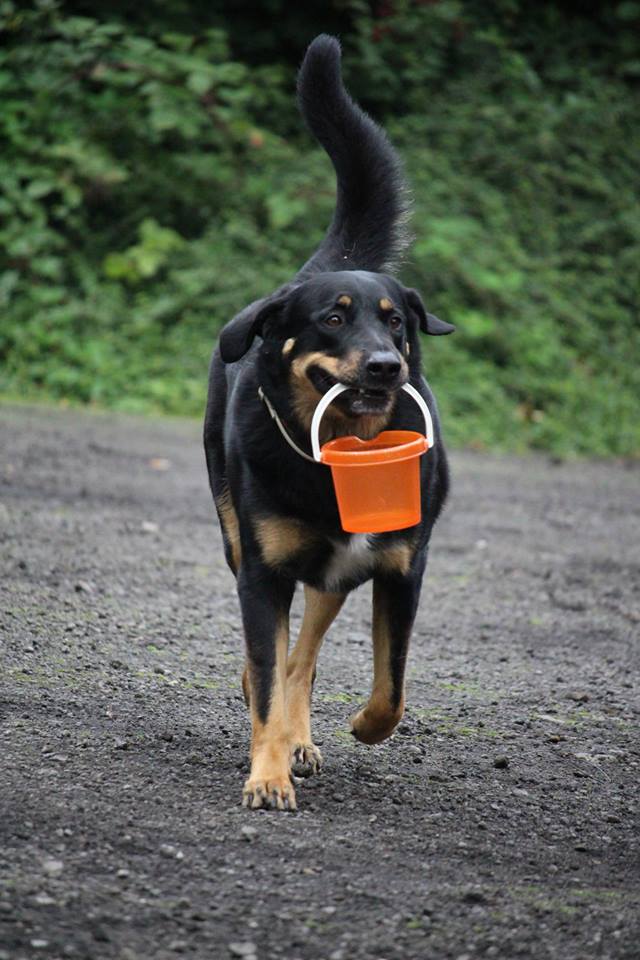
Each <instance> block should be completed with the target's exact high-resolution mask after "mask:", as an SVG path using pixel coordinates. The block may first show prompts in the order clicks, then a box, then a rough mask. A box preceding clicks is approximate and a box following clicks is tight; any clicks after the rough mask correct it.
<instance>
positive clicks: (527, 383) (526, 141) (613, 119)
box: [0, 0, 640, 455]
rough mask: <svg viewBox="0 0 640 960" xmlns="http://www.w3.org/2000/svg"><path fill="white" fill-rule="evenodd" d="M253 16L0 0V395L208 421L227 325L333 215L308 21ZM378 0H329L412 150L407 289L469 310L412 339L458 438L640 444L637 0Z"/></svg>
mask: <svg viewBox="0 0 640 960" xmlns="http://www.w3.org/2000/svg"><path fill="white" fill-rule="evenodd" d="M268 6H269V10H268V11H267V10H266V9H265V11H263V12H260V11H257V10H256V8H255V5H253V6H251V5H246V4H244V3H235V4H233V3H231V2H230V0H229V2H228V3H226V2H221V4H220V5H217V10H216V12H215V13H211V12H210V9H209V5H208V4H205V3H202V4H200V3H193V4H181V3H178V2H174V3H171V4H166V5H160V4H157V3H154V4H153V5H152V7H153V9H152V15H151V13H150V14H149V15H148V17H147V21H148V22H147V21H145V18H144V17H142V16H141V14H140V12H138V13H137V14H136V13H134V12H124V13H123V12H122V11H120V12H119V13H114V12H113V9H112V8H111V7H109V8H107V6H106V5H103V4H101V3H94V4H90V5H89V4H83V3H81V2H77V3H71V2H69V3H56V2H53V0H41V2H39V3H36V4H34V5H32V6H27V5H25V4H20V5H19V6H18V5H15V4H12V3H7V2H4V3H2V4H0V31H1V36H2V40H3V43H2V46H1V47H0V96H1V97H2V109H1V111H0V135H1V136H2V139H3V142H4V146H5V149H4V150H3V152H2V156H1V158H0V184H1V189H2V193H1V195H0V250H1V251H2V253H1V254H0V308H1V310H2V314H1V316H2V320H1V321H0V362H1V364H2V366H1V367H0V389H2V390H4V391H5V392H12V393H13V394H15V393H21V394H23V395H24V396H29V397H32V396H37V395H41V396H43V397H48V398H60V399H62V398H64V399H66V400H69V401H78V402H84V403H97V404H103V405H108V406H112V407H116V408H119V409H128V410H138V411H145V410H163V411H167V412H174V413H194V414H199V413H200V411H201V409H202V406H203V402H204V395H205V390H206V371H207V364H208V358H209V354H210V350H211V346H212V343H213V340H214V338H215V335H216V333H217V331H218V330H219V328H220V326H221V325H222V324H223V323H224V322H225V321H226V320H227V319H229V318H230V317H231V316H232V315H233V314H234V313H235V312H236V311H237V310H238V309H240V308H241V307H242V306H243V305H244V304H246V303H247V302H248V301H249V300H251V299H253V298H255V297H258V296H260V295H263V294H264V293H267V292H269V291H270V290H271V289H273V288H274V287H275V286H276V285H278V284H279V283H281V282H282V281H283V280H285V279H287V278H288V277H290V276H291V274H292V272H294V271H295V269H296V268H297V267H298V266H300V264H301V263H302V262H303V261H304V259H306V257H307V256H308V255H309V254H310V253H311V251H312V250H313V248H314V245H315V243H316V242H317V241H318V240H319V238H320V237H321V235H322V233H323V230H324V227H325V226H326V224H327V222H328V220H329V218H330V216H331V211H332V208H333V194H334V184H333V174H332V172H331V170H330V167H329V164H328V162H327V160H326V158H325V157H324V156H323V155H322V153H321V151H320V150H319V149H318V148H317V147H315V145H312V144H311V143H310V141H309V139H308V138H307V137H306V135H305V134H304V133H303V131H302V128H301V124H299V123H298V122H297V120H296V117H295V110H294V101H293V78H294V74H295V65H296V62H297V61H298V60H299V58H300V55H301V53H302V50H303V48H304V45H305V44H306V42H308V40H309V39H311V36H312V35H313V34H314V33H315V32H317V31H318V30H319V29H321V28H322V22H323V17H322V14H321V12H319V11H315V12H314V8H310V13H309V28H310V30H309V35H306V36H305V34H304V25H303V23H302V22H301V20H300V17H299V16H298V14H296V13H295V12H293V10H292V8H291V5H288V4H286V3H284V0H282V2H281V0H271V2H270V4H269V5H268ZM382 7H383V8H384V10H383V12H380V11H379V12H378V13H376V14H375V15H373V14H372V13H371V9H370V7H369V5H368V4H366V3H364V2H361V0H351V2H349V3H347V4H345V3H344V2H341V3H338V2H337V0H336V3H335V5H334V6H332V7H331V10H330V11H329V12H328V13H327V16H328V17H330V20H331V24H330V25H331V27H332V29H340V31H341V33H342V36H343V41H344V45H345V53H346V68H347V69H346V72H347V78H348V81H349V83H350V86H351V88H352V90H353V91H354V93H355V94H356V96H357V97H358V98H359V99H361V101H362V102H363V103H364V104H365V105H366V106H367V107H368V109H370V110H371V112H372V113H373V114H374V115H375V116H376V117H377V118H378V119H380V120H381V121H382V122H383V123H384V124H385V125H386V126H387V128H388V130H389V132H390V134H391V135H392V138H393V140H394V142H395V143H396V144H397V145H398V147H399V148H400V150H401V152H402V154H403V156H404V157H405V159H406V164H407V168H408V172H409V175H410V180H411V182H412V185H413V193H414V199H415V216H414V230H415V234H416V242H415V245H414V247H413V249H412V251H411V253H410V256H409V258H408V261H407V263H406V265H405V268H404V270H403V273H402V276H403V279H404V280H405V281H406V282H408V283H411V284H412V285H414V286H416V287H418V288H419V289H420V290H421V291H422V292H423V294H424V295H425V299H426V300H427V302H428V304H429V307H430V308H431V309H432V310H433V311H434V312H436V313H439V314H440V315H441V316H442V317H443V318H444V319H447V320H451V321H453V322H454V323H456V325H457V333H456V334H455V335H454V336H453V337H451V338H447V339H446V340H431V339H427V340H425V343H424V347H425V365H426V369H427V372H428V375H429V377H430V379H431V381H432V383H433V385H434V387H435V388H436V390H437V394H438V397H439V401H440V406H441V409H442V412H443V416H444V422H445V429H446V433H447V436H448V437H449V438H450V439H451V440H453V441H455V442H457V443H463V444H464V443H466V444H468V443H471V444H476V445H480V446H481V445H485V446H491V447H497V448H504V449H524V448H526V447H539V448H543V449H548V450H552V451H555V452H557V453H565V452H580V453H596V454H610V453H614V454H619V455H630V454H631V455H632V454H638V453H639V452H640V428H639V426H638V417H637V401H638V396H639V395H640V349H639V347H640V324H639V323H638V316H637V310H638V306H637V304H638V292H639V291H640V202H639V200H638V194H637V158H638V155H639V154H640V135H639V131H638V126H639V125H638V117H639V109H638V107H639V104H638V100H639V97H638V85H637V81H638V78H639V77H640V44H639V42H638V36H639V35H640V32H639V31H638V27H639V26H640V3H631V2H625V3H619V4H612V5H603V9H602V11H601V12H600V13H598V14H594V15H593V16H592V17H591V18H590V19H589V18H586V17H585V16H582V17H578V16H577V15H576V14H575V13H574V12H573V8H572V7H569V6H567V9H566V10H565V8H564V5H562V4H557V3H542V4H537V5H525V4H522V3H520V2H517V0H493V2H491V3H487V4H482V5H479V4H472V3H471V2H462V0H440V2H433V3H429V4H424V3H418V2H409V0H404V2H396V3H394V4H393V5H390V4H389V5H382ZM387 7H388V8H389V9H388V10H387ZM166 8H169V9H166ZM391 8H392V9H391ZM274 22H277V23H278V31H277V32H276V31H275V30H274V29H273V23H274ZM248 23H251V25H252V30H250V31H249V30H247V29H245V28H246V26H247V24H248ZM287 28H288V30H289V32H288V33H287ZM286 35H292V36H294V37H295V49H294V50H293V51H292V49H291V48H285V46H284V44H283V42H282V40H281V37H283V36H286ZM267 37H269V38H270V40H269V42H267V40H266V38H267ZM230 41H231V42H230ZM287 58H288V59H287Z"/></svg>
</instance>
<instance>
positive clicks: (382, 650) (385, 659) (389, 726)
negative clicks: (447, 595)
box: [351, 560, 424, 744]
mask: <svg viewBox="0 0 640 960" xmlns="http://www.w3.org/2000/svg"><path fill="white" fill-rule="evenodd" d="M416 566H417V569H415V568H414V569H412V570H410V571H409V573H407V574H406V575H404V576H388V575H385V576H384V577H382V576H376V577H375V578H374V581H373V688H372V690H371V696H370V697H369V701H368V703H367V704H365V706H364V707H363V708H362V710H360V711H359V712H358V713H357V714H356V715H355V716H354V717H352V719H351V732H352V733H353V735H354V736H355V737H356V738H357V739H358V740H361V741H362V743H369V744H373V743H380V742H381V741H382V740H386V739H387V737H390V736H391V734H392V733H393V731H394V730H395V728H396V727H397V726H398V724H399V723H400V720H401V719H402V714H403V713H404V673H405V666H406V660H407V653H408V649H409V639H410V637H411V628H412V627H413V621H414V618H415V615H416V610H417V607H418V600H419V598H420V585H421V581H422V573H423V570H424V560H422V561H421V562H420V561H418V563H417V565H416Z"/></svg>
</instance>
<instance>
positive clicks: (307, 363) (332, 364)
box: [291, 350, 343, 380]
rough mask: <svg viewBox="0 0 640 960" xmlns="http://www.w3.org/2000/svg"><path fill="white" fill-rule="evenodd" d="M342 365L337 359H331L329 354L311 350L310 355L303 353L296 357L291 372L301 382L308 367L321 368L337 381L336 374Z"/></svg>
mask: <svg viewBox="0 0 640 960" xmlns="http://www.w3.org/2000/svg"><path fill="white" fill-rule="evenodd" d="M342 363H343V361H341V360H339V359H338V357H331V356H329V354H327V353H322V352H321V351H320V350H312V351H311V352H310V353H303V354H302V356H300V357H296V359H295V360H294V361H293V363H292V364H291V372H292V373H293V375H294V376H295V377H297V378H298V379H300V380H301V379H302V378H303V377H304V376H306V373H307V370H308V369H309V367H311V366H315V367H322V369H323V370H326V372H327V373H330V374H331V376H332V377H336V379H338V373H339V371H340V368H341V365H342Z"/></svg>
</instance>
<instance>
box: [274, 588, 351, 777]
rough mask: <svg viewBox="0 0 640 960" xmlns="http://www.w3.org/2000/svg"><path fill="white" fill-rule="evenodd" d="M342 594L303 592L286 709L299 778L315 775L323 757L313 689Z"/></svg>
mask: <svg viewBox="0 0 640 960" xmlns="http://www.w3.org/2000/svg"><path fill="white" fill-rule="evenodd" d="M344 599H345V595H344V594H342V593H324V592H321V591H319V590H314V589H313V587H309V586H305V588H304V617H303V618H302V626H301V628H300V636H299V637H298V640H297V642H296V645H295V647H294V648H293V650H292V651H291V653H290V655H289V660H288V662H287V708H288V714H289V733H290V737H291V762H292V765H293V769H294V772H295V773H297V774H298V775H300V776H310V775H311V774H312V773H316V772H317V771H318V770H319V769H320V766H321V764H322V755H321V753H320V751H319V750H318V748H317V747H316V746H315V744H314V743H313V742H312V740H311V719H310V708H311V689H312V686H313V678H314V675H315V668H316V660H317V659H318V653H319V651H320V647H321V645H322V641H323V639H324V635H325V633H326V632H327V630H328V629H329V627H330V626H331V624H332V623H333V621H334V619H335V617H336V615H337V614H338V611H339V610H340V607H341V606H342V604H343V603H344Z"/></svg>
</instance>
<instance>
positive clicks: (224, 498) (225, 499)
mask: <svg viewBox="0 0 640 960" xmlns="http://www.w3.org/2000/svg"><path fill="white" fill-rule="evenodd" d="M216 507H217V508H218V516H219V517H220V523H221V525H222V532H223V534H224V538H225V540H226V541H227V543H228V545H229V549H230V551H231V560H232V562H233V568H234V572H235V573H237V572H238V570H239V569H240V560H241V558H242V551H241V549H240V524H239V523H238V514H237V513H236V510H235V507H234V505H233V502H232V500H231V494H230V493H229V491H228V490H227V489H225V490H224V492H223V493H222V494H221V495H220V496H219V497H217V498H216Z"/></svg>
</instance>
